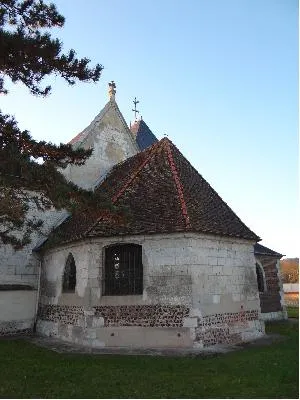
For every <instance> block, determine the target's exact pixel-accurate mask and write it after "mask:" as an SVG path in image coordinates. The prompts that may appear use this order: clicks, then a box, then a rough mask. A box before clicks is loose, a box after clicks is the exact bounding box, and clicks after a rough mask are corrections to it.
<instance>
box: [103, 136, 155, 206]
mask: <svg viewBox="0 0 300 400" xmlns="http://www.w3.org/2000/svg"><path fill="white" fill-rule="evenodd" d="M162 145H163V143H159V146H153V148H152V149H151V151H150V152H149V155H148V157H146V159H145V160H144V161H143V162H142V163H141V164H140V166H139V167H138V168H137V169H136V171H135V172H133V173H132V174H131V176H130V177H129V179H128V180H127V182H125V184H124V185H123V186H122V188H121V189H120V190H119V192H117V193H116V194H115V195H114V196H113V197H112V199H111V201H112V203H113V204H114V203H115V202H116V201H117V200H118V199H119V198H120V196H122V194H123V193H124V192H125V191H126V189H127V188H128V186H129V185H130V184H131V182H133V180H134V179H135V178H136V177H137V175H138V174H139V173H140V171H141V170H142V169H143V168H144V166H145V165H146V164H147V163H148V162H149V161H150V159H151V158H152V157H153V155H154V153H155V151H156V150H157V149H158V148H159V147H160V146H162Z"/></svg>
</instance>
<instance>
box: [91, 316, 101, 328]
mask: <svg viewBox="0 0 300 400" xmlns="http://www.w3.org/2000/svg"><path fill="white" fill-rule="evenodd" d="M102 326H104V318H103V317H97V318H96V317H94V318H93V322H92V327H93V328H101V327H102Z"/></svg>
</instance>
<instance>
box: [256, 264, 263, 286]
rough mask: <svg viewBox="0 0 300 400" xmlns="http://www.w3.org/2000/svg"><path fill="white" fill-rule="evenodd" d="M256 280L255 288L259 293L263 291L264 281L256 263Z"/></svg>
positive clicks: (260, 268)
mask: <svg viewBox="0 0 300 400" xmlns="http://www.w3.org/2000/svg"><path fill="white" fill-rule="evenodd" d="M255 265H256V278H257V286H258V291H259V292H264V291H265V279H264V273H263V270H262V267H261V266H260V265H259V264H258V263H256V264H255Z"/></svg>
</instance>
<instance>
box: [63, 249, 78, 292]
mask: <svg viewBox="0 0 300 400" xmlns="http://www.w3.org/2000/svg"><path fill="white" fill-rule="evenodd" d="M75 287H76V264H75V260H74V257H73V255H72V254H71V253H70V254H69V255H68V258H67V261H66V265H65V270H64V277H63V292H75Z"/></svg>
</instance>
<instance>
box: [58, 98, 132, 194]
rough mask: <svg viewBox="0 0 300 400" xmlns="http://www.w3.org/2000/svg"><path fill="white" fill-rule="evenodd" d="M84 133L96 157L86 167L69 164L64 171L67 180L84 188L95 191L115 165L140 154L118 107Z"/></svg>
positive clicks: (101, 117) (97, 120)
mask: <svg viewBox="0 0 300 400" xmlns="http://www.w3.org/2000/svg"><path fill="white" fill-rule="evenodd" d="M83 134H84V135H86V136H87V139H86V140H85V141H84V142H83V143H82V147H83V148H85V149H89V148H93V154H92V155H91V156H90V157H89V158H88V159H87V161H86V162H85V164H84V165H83V166H75V165H68V166H67V168H66V169H64V170H61V172H62V174H63V175H64V176H65V177H66V179H67V180H69V181H72V182H73V183H75V184H76V185H78V186H80V187H82V188H83V189H87V190H88V189H93V188H94V187H95V185H97V184H99V183H100V181H101V180H102V179H103V178H104V177H105V175H106V174H107V172H108V171H109V170H110V169H111V168H112V167H113V166H114V165H116V164H118V163H120V162H122V161H124V160H125V159H127V158H129V157H131V156H134V155H135V154H137V152H138V148H137V145H136V143H135V142H134V139H133V137H132V134H131V132H130V131H129V128H128V127H127V126H124V124H123V122H122V121H121V119H120V117H119V116H118V113H117V110H115V109H114V105H110V109H109V110H108V111H107V112H106V113H105V114H104V115H103V116H102V115H101V113H100V114H99V116H97V117H96V118H95V120H94V121H93V122H92V123H91V124H90V126H88V127H87V128H86V129H85V130H84V131H83Z"/></svg>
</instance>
